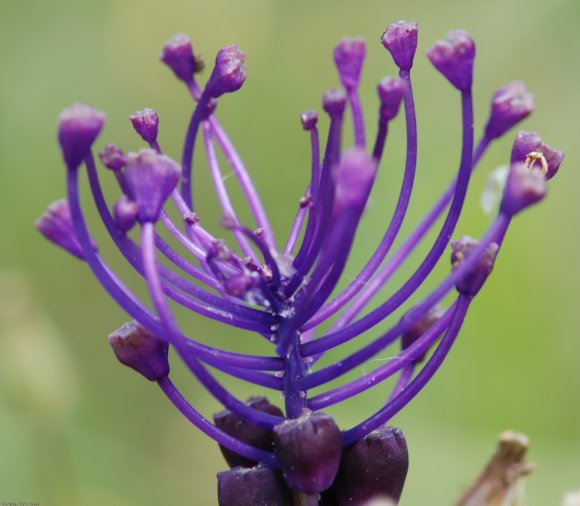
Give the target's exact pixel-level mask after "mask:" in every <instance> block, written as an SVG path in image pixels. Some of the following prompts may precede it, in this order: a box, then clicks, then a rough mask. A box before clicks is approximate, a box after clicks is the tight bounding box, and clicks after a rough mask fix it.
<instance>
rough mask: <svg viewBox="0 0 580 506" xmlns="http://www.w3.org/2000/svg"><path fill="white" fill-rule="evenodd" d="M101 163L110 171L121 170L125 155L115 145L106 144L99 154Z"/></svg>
mask: <svg viewBox="0 0 580 506" xmlns="http://www.w3.org/2000/svg"><path fill="white" fill-rule="evenodd" d="M99 158H100V159H101V163H102V164H103V165H104V166H105V167H107V169H110V170H112V171H115V172H116V171H118V170H121V169H122V168H123V167H124V166H125V153H124V152H123V150H122V149H121V148H120V147H119V146H117V145H116V144H107V145H106V146H105V147H104V148H103V149H101V151H100V153H99Z"/></svg>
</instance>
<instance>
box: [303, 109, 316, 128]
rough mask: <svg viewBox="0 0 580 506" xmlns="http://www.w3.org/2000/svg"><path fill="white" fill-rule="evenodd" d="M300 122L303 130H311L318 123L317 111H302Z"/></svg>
mask: <svg viewBox="0 0 580 506" xmlns="http://www.w3.org/2000/svg"><path fill="white" fill-rule="evenodd" d="M300 122H301V123H302V128H304V130H312V129H313V128H314V127H315V126H316V123H318V113H317V112H316V111H304V112H303V113H301V114H300Z"/></svg>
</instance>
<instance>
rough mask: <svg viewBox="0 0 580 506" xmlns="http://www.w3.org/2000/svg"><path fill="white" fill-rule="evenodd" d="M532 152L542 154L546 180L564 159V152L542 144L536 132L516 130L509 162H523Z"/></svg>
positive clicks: (551, 176)
mask: <svg viewBox="0 0 580 506" xmlns="http://www.w3.org/2000/svg"><path fill="white" fill-rule="evenodd" d="M533 152H536V153H541V154H542V155H543V156H544V160H545V162H546V167H547V169H546V170H545V174H544V177H545V178H546V180H549V179H552V178H553V177H554V176H555V175H556V173H557V172H558V169H559V168H560V164H561V163H562V161H563V160H564V153H563V152H562V151H558V150H557V149H554V148H551V147H550V146H548V145H547V144H544V143H543V142H542V139H541V138H540V135H539V134H537V133H536V132H524V131H521V132H518V135H517V137H516V140H515V141H514V145H513V147H512V154H511V162H512V163H525V162H526V159H527V158H528V155H529V154H530V153H533Z"/></svg>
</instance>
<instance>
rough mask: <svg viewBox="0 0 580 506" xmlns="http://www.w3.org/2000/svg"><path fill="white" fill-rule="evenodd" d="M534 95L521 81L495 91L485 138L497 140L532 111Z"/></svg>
mask: <svg viewBox="0 0 580 506" xmlns="http://www.w3.org/2000/svg"><path fill="white" fill-rule="evenodd" d="M534 106H535V103H534V95H533V94H531V93H530V92H528V90H526V85H525V84H524V83H523V82H522V81H514V82H513V83H509V84H506V85H505V86H502V87H501V88H500V89H499V90H497V91H496V92H495V93H494V95H493V98H492V100H491V111H490V113H489V120H488V121H487V125H486V126H485V136H486V137H487V138H488V139H497V138H498V137H500V136H502V135H503V134H504V133H506V132H507V131H508V130H509V129H511V128H513V127H514V126H516V125H517V124H518V123H519V122H520V121H522V120H524V119H525V118H527V117H528V116H529V115H530V114H531V113H532V112H533V111H534Z"/></svg>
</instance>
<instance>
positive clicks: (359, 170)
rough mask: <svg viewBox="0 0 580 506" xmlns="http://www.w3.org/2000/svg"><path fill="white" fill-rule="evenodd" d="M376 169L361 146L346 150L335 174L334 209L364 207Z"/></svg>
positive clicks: (374, 163) (374, 161) (375, 164)
mask: <svg viewBox="0 0 580 506" xmlns="http://www.w3.org/2000/svg"><path fill="white" fill-rule="evenodd" d="M376 170H377V162H376V160H375V159H374V158H372V157H371V156H369V155H368V153H367V152H366V151H365V150H364V149H362V148H354V149H351V150H349V151H347V152H346V153H345V154H344V156H343V157H342V159H341V161H340V165H339V167H338V170H337V172H336V175H335V180H336V194H335V209H336V210H339V209H342V208H344V207H364V205H365V203H366V201H367V199H368V196H369V193H370V191H371V187H372V183H373V180H374V177H375V174H376Z"/></svg>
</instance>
